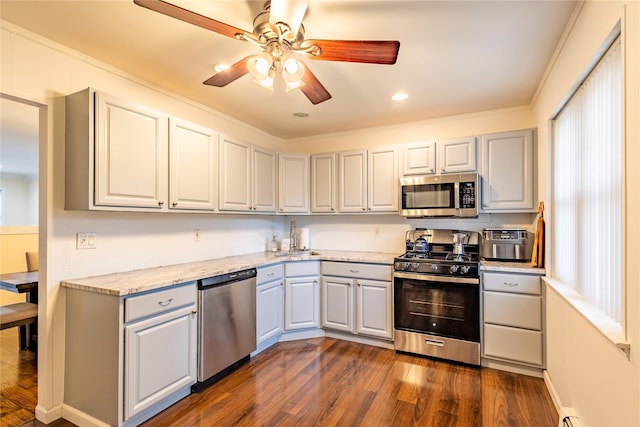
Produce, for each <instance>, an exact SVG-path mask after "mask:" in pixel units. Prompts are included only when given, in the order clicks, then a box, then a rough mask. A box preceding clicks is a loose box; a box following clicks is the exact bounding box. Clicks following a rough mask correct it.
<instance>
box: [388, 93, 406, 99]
mask: <svg viewBox="0 0 640 427" xmlns="http://www.w3.org/2000/svg"><path fill="white" fill-rule="evenodd" d="M407 98H409V95H407V94H406V93H404V92H398V93H395V94H393V96H392V97H391V99H393V100H394V101H404V100H405V99H407Z"/></svg>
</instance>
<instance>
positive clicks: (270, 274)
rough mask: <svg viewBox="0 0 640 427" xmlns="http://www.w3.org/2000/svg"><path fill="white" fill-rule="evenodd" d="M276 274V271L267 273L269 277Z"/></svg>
mask: <svg viewBox="0 0 640 427" xmlns="http://www.w3.org/2000/svg"><path fill="white" fill-rule="evenodd" d="M274 274H276V273H274V272H271V273H267V276H269V277H273V275H274Z"/></svg>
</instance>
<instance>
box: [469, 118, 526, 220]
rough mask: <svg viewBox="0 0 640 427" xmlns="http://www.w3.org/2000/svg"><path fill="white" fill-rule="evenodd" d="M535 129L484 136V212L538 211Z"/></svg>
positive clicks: (482, 174)
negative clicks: (536, 200)
mask: <svg viewBox="0 0 640 427" xmlns="http://www.w3.org/2000/svg"><path fill="white" fill-rule="evenodd" d="M534 147H535V132H534V130H533V129H525V130H518V131H513V132H501V133H494V134H489V135H484V136H482V173H481V176H482V204H481V211H482V212H487V213H489V212H531V211H535V210H536V203H535V197H536V194H535V193H536V183H535V174H534V168H535V157H534V155H535V149H534Z"/></svg>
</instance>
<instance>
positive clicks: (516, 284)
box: [503, 282, 519, 286]
mask: <svg viewBox="0 0 640 427" xmlns="http://www.w3.org/2000/svg"><path fill="white" fill-rule="evenodd" d="M503 285H506V286H518V285H519V283H517V282H516V283H511V282H504V283H503Z"/></svg>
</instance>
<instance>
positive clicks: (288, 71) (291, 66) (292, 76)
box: [281, 53, 304, 83]
mask: <svg viewBox="0 0 640 427" xmlns="http://www.w3.org/2000/svg"><path fill="white" fill-rule="evenodd" d="M281 61H282V77H283V78H284V80H285V81H286V82H287V83H297V82H299V81H300V79H302V75H303V74H304V64H303V63H302V62H299V61H298V60H297V59H296V58H295V57H294V56H293V55H292V54H290V53H287V54H286V55H283V56H282V59H281Z"/></svg>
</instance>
